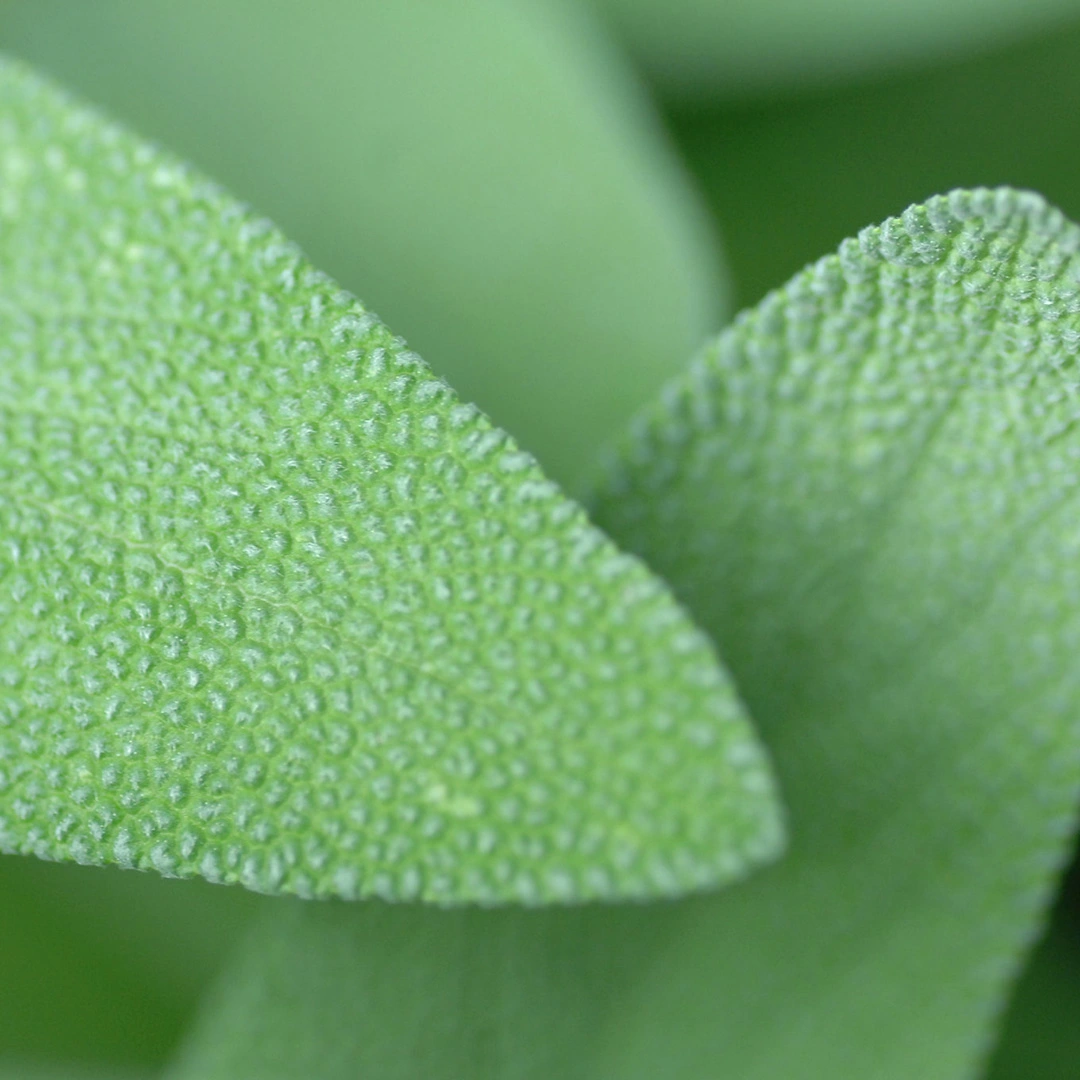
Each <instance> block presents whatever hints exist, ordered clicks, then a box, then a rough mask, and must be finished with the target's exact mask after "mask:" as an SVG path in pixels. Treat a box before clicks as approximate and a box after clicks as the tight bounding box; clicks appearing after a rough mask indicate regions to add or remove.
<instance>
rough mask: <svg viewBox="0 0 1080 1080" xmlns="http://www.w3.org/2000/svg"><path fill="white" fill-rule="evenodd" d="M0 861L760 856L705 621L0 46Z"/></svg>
mask: <svg viewBox="0 0 1080 1080" xmlns="http://www.w3.org/2000/svg"><path fill="white" fill-rule="evenodd" d="M0 148H2V150H0V400H2V401H3V406H2V410H0V535H2V536H3V540H4V549H3V553H2V558H0V686H2V690H0V848H2V849H4V850H8V851H17V852H24V853H31V854H37V855H40V856H44V857H47V858H54V859H64V858H67V859H74V860H76V861H79V862H103V863H116V864H119V865H122V866H131V867H140V868H145V869H156V870H158V871H160V872H162V873H164V874H170V875H193V874H199V875H202V876H203V877H206V878H208V879H210V880H213V881H224V882H241V883H243V884H246V885H248V886H249V887H251V888H254V889H257V890H260V891H266V892H278V891H285V892H292V893H297V894H299V895H303V896H323V895H336V896H341V897H345V898H355V897H360V896H366V895H371V894H377V895H380V896H386V897H394V898H403V897H413V898H423V899H428V900H434V901H440V902H458V901H472V900H475V901H483V902H498V901H504V900H512V899H516V900H521V901H525V902H542V901H547V900H572V899H581V898H585V897H607V896H650V895H663V894H670V893H678V892H680V891H682V890H685V889H692V888H702V887H706V886H711V885H714V884H717V883H719V882H721V881H724V880H728V879H730V878H732V877H734V876H736V875H738V874H739V873H741V872H742V870H743V869H744V868H745V866H746V865H747V864H748V862H752V861H757V860H759V859H761V858H763V857H765V856H766V855H768V854H771V853H773V852H774V851H775V850H776V847H777V845H778V842H779V823H778V814H777V810H776V802H775V799H774V796H773V791H772V785H771V780H770V774H769V770H768V767H767V764H766V762H765V761H764V758H763V755H762V753H761V751H760V749H759V748H758V746H757V744H756V742H755V741H754V739H753V737H752V735H751V733H750V730H749V727H748V725H747V723H746V721H745V719H744V717H743V715H742V712H741V708H740V706H739V704H738V702H737V699H736V697H735V695H734V693H733V691H732V689H731V687H730V684H729V683H728V681H727V679H726V678H725V676H724V675H723V673H722V671H721V669H720V667H719V666H718V663H717V661H716V659H715V657H714V654H713V652H712V650H711V647H710V645H709V644H708V642H707V640H706V639H705V638H704V636H703V635H702V634H701V633H700V632H699V631H697V630H696V629H695V628H694V627H693V626H692V624H691V623H690V622H689V620H688V619H687V618H686V617H685V615H684V614H683V613H682V611H681V610H680V609H679V608H678V607H677V606H676V604H675V603H674V602H673V600H672V599H671V596H670V594H669V593H668V592H667V590H666V589H665V588H664V587H663V585H662V584H661V583H660V582H659V581H658V580H657V579H655V578H654V577H652V576H651V575H650V574H649V573H648V572H647V571H646V570H645V569H644V568H643V567H642V565H641V564H640V563H639V562H637V561H636V560H635V559H632V558H630V557H627V556H625V555H623V554H621V553H620V552H618V551H617V550H616V549H615V548H614V547H613V546H612V545H611V543H610V542H609V541H608V540H607V539H606V538H605V537H603V535H602V534H601V533H600V532H599V531H598V530H596V529H595V528H594V527H593V526H592V525H590V524H589V522H588V521H587V520H586V518H585V515H584V513H583V511H582V510H581V509H580V508H579V507H577V506H576V505H575V504H574V503H572V502H570V501H569V500H568V499H566V498H565V497H564V496H563V495H562V494H561V493H560V492H559V491H558V489H557V488H556V487H555V485H554V484H553V483H551V482H550V481H549V480H547V479H546V478H545V477H544V476H543V475H542V474H541V473H540V472H539V470H538V468H537V467H536V465H535V463H534V462H533V460H532V459H531V458H530V457H529V456H528V455H526V454H524V453H523V452H522V451H520V450H519V449H518V448H517V447H516V446H515V445H514V444H513V443H512V442H511V441H510V440H509V439H508V437H507V436H506V435H505V434H504V433H503V432H502V431H500V430H498V429H497V428H495V427H493V426H492V424H491V423H490V422H489V421H488V420H487V419H486V418H485V417H484V416H483V415H482V414H481V413H480V412H479V411H478V410H477V409H476V408H475V407H473V406H471V405H463V404H461V403H460V402H459V401H458V400H457V398H456V397H455V396H454V394H453V393H452V392H451V391H450V390H449V388H448V387H447V386H446V384H445V383H443V382H442V381H441V380H439V379H437V378H435V377H434V376H433V375H432V374H431V372H430V371H429V369H428V368H427V366H426V365H425V364H424V363H423V362H422V361H421V360H420V359H419V358H418V357H417V356H416V355H415V354H414V353H412V352H410V351H409V350H408V349H407V348H406V347H405V345H404V343H403V342H402V341H401V340H400V339H398V338H395V337H394V336H393V335H391V334H390V333H389V332H388V331H387V330H386V329H385V328H384V327H383V326H382V324H381V323H380V322H379V321H378V320H377V319H376V318H375V317H374V316H373V315H371V314H370V313H369V312H368V311H366V310H365V309H364V308H363V307H362V306H361V305H360V304H358V303H357V302H356V301H355V300H354V299H353V298H352V297H350V296H348V295H347V294H345V293H343V292H342V291H341V290H340V289H339V288H338V287H337V286H336V285H335V284H334V283H333V282H332V281H331V280H329V279H328V278H326V277H325V276H324V275H322V274H320V273H318V272H316V271H314V270H313V269H312V268H311V267H310V266H309V265H308V264H307V263H306V262H305V260H304V259H303V258H302V257H301V256H300V254H299V253H298V252H297V251H296V249H295V248H293V247H292V246H291V245H290V244H288V243H287V242H286V241H285V240H284V239H283V238H282V237H281V235H280V234H279V233H278V232H277V231H276V230H275V229H274V228H273V227H271V226H270V225H268V224H267V223H265V222H263V221H261V220H258V219H256V218H254V217H253V216H252V215H250V214H249V213H248V212H247V211H246V210H245V209H244V208H243V207H242V206H240V205H239V204H237V203H236V202H234V201H233V200H231V199H230V198H228V197H227V196H225V195H224V194H223V193H222V192H221V191H220V190H219V189H217V188H216V187H214V186H213V185H211V184H209V183H207V182H205V181H203V180H202V179H200V178H199V177H198V176H196V175H193V174H192V173H191V172H189V171H188V170H187V169H186V168H184V167H182V166H181V165H179V164H177V163H176V162H175V161H173V160H172V159H170V158H168V157H166V156H164V155H161V154H159V153H157V152H156V151H155V150H153V149H152V148H150V147H148V146H147V145H144V144H143V143H141V142H139V141H138V140H136V139H134V138H132V137H131V136H129V135H127V134H126V133H125V132H123V131H122V130H120V129H119V128H117V127H115V126H112V125H110V124H108V123H106V122H104V121H102V120H101V119H100V118H99V117H98V116H97V115H96V114H95V113H93V112H92V111H89V110H86V109H84V108H82V107H80V106H78V105H76V104H73V103H72V102H71V101H70V100H68V99H67V98H66V97H65V96H64V95H63V94H61V93H60V92H58V91H56V90H54V89H52V88H51V87H50V86H48V85H47V84H44V83H43V82H41V81H40V80H38V79H37V78H36V77H34V76H31V75H29V74H28V73H26V72H25V71H23V70H22V69H21V68H20V67H19V66H17V65H14V64H5V65H4V66H3V67H2V68H0Z"/></svg>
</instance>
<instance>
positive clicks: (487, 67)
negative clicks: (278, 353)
mask: <svg viewBox="0 0 1080 1080" xmlns="http://www.w3.org/2000/svg"><path fill="white" fill-rule="evenodd" d="M0 42H3V44H4V47H5V48H7V49H10V50H11V51H14V52H16V53H19V54H20V55H22V56H24V57H25V58H26V59H28V60H30V61H32V62H34V63H35V64H37V65H40V66H41V67H43V68H44V69H46V70H48V71H51V72H52V73H53V74H55V75H56V76H58V77H60V78H61V79H62V80H63V81H64V82H65V83H67V84H69V85H71V86H73V87H75V88H78V89H79V90H80V91H82V92H83V93H85V94H86V95H87V96H88V97H90V98H91V99H93V100H95V101H97V102H99V103H101V104H103V105H107V106H108V107H109V108H110V109H111V110H112V111H113V112H114V113H115V114H116V115H117V116H118V117H120V118H121V119H123V120H125V121H127V122H130V123H132V124H133V125H135V126H136V127H137V129H138V130H140V131H142V132H144V133H145V134H147V135H150V136H152V137H154V138H155V139H158V140H160V141H162V142H163V143H164V144H165V145H167V146H169V147H171V148H172V149H173V150H175V151H177V152H179V153H181V154H182V155H183V156H185V157H186V158H188V159H190V160H191V161H193V162H195V163H197V164H198V165H200V166H202V167H203V168H205V169H206V170H207V171H208V172H209V173H210V174H211V175H213V176H214V177H216V178H217V179H219V180H220V181H222V182H223V183H225V184H227V185H228V186H229V188H230V189H231V190H233V191H235V192H236V193H238V194H239V195H241V196H243V197H244V198H245V199H248V200H250V201H251V202H253V203H254V204H255V205H256V206H257V207H258V208H259V210H260V211H261V212H263V213H265V214H268V215H269V216H270V217H271V218H273V220H274V221H276V222H277V223H278V224H279V225H281V226H282V228H284V229H285V231H286V232H287V233H288V234H289V235H290V236H291V237H292V238H294V239H295V240H296V241H297V242H299V243H300V244H301V246H302V247H303V248H304V250H305V252H306V253H307V254H308V255H309V257H310V258H311V259H312V260H313V261H314V262H315V264H316V265H318V266H319V267H321V268H323V269H325V270H327V271H329V272H330V273H331V274H332V275H333V276H334V277H335V278H336V279H337V280H338V281H340V282H341V283H342V284H343V285H344V286H345V287H346V288H348V289H350V290H351V291H353V292H354V293H356V294H358V295H360V296H362V297H364V299H365V300H366V301H367V302H368V303H370V304H371V305H372V306H373V307H374V309H375V310H377V311H378V312H380V314H381V315H382V316H383V317H384V318H385V319H387V320H388V321H389V323H390V325H392V326H393V327H394V328H395V329H396V330H398V332H400V333H402V334H404V335H405V336H406V337H407V338H408V339H409V341H410V342H411V343H412V344H413V346H414V347H415V348H417V349H418V350H419V351H420V352H422V353H423V355H424V356H425V358H426V359H427V360H428V361H429V362H430V363H431V365H432V367H433V368H434V369H435V371H437V372H438V373H439V374H440V375H443V376H445V377H446V378H447V379H449V380H450V382H451V383H453V385H454V386H455V387H456V388H457V389H458V390H459V391H460V392H461V393H462V395H463V396H464V397H465V398H466V399H468V400H471V401H476V402H477V403H478V404H479V405H480V406H481V407H482V408H483V409H485V411H487V412H489V413H490V414H491V415H492V416H493V417H494V419H495V421H496V422H497V423H499V424H501V425H502V426H504V427H505V428H506V429H507V430H509V431H510V432H511V433H512V434H513V435H514V436H515V438H517V439H518V440H519V441H520V442H521V443H522V445H524V446H525V447H526V448H527V449H529V450H531V451H533V452H535V453H537V454H538V455H539V457H540V460H541V462H542V463H543V464H544V466H545V468H546V469H547V471H548V472H549V475H551V476H553V477H554V478H555V479H556V480H558V481H560V482H564V481H566V482H570V483H576V482H577V481H578V480H579V479H580V477H581V472H582V467H583V465H584V464H585V463H587V462H588V461H589V460H591V458H592V456H593V455H594V454H595V452H596V450H597V449H598V447H599V446H600V445H601V443H602V441H603V440H604V439H605V438H607V437H610V436H613V435H614V434H615V433H616V432H617V430H618V429H619V428H621V427H622V425H623V424H624V423H625V422H626V421H627V420H628V419H629V416H630V415H631V413H632V411H633V410H635V409H636V408H638V407H639V406H640V405H642V404H644V403H645V402H646V401H648V400H649V398H651V397H652V396H653V394H654V393H655V392H656V390H657V389H658V388H659V386H660V385H661V383H662V382H663V381H664V380H665V379H666V378H668V377H670V376H671V375H673V374H675V373H677V372H678V371H680V370H681V369H682V367H683V365H684V364H685V361H686V357H687V356H688V355H690V354H691V352H692V351H694V350H696V349H697V348H699V347H700V345H701V342H702V341H703V340H704V339H705V337H706V336H707V335H708V334H711V333H713V332H715V331H716V330H717V329H718V328H719V326H720V325H721V319H722V317H723V316H724V314H725V309H726V305H725V304H724V289H723V287H722V281H721V280H720V279H721V276H722V275H721V274H720V271H719V269H718V266H717V263H718V258H717V255H716V253H715V250H714V244H713V243H712V242H711V241H712V228H711V224H710V222H709V220H708V218H707V216H706V215H705V214H704V213H703V211H702V208H701V206H700V204H699V201H698V200H697V198H696V196H695V194H694V193H693V192H692V191H691V190H690V187H689V185H688V183H687V180H686V177H685V175H684V173H683V170H682V169H681V166H680V165H679V163H678V162H677V160H676V159H675V157H674V155H673V154H672V153H671V151H670V149H669V146H668V144H667V136H666V133H663V132H662V131H661V130H660V128H659V125H658V123H657V122H656V118H655V116H654V111H653V108H652V106H651V104H650V103H649V102H648V101H647V100H645V98H644V95H643V94H642V92H641V90H640V87H639V86H638V85H637V84H636V83H635V80H634V79H633V77H632V76H631V75H630V74H629V73H628V71H627V70H626V65H625V64H624V62H623V61H622V58H621V57H620V56H618V55H617V54H616V53H615V52H614V51H613V50H612V49H611V48H610V47H609V44H608V42H607V41H606V40H605V39H604V37H603V36H602V35H601V34H600V33H598V32H597V31H596V28H595V26H593V25H592V23H590V22H589V21H587V20H586V19H585V18H584V16H583V15H582V13H581V12H579V11H575V10H573V9H572V7H571V6H570V5H567V4H565V3H561V2H557V3H547V2H545V0H541V2H533V0H515V2H513V3H506V0H455V2H453V3H448V2H442V3H431V2H429V0H395V2H393V3H387V2H386V0H309V2H307V3H303V4H296V3H282V2H280V0H278V2H271V3H267V2H265V0H229V2H228V3H220V2H218V0H191V2H189V3H184V4H182V5H177V4H175V3H173V2H171V0H144V2H142V3H138V4H132V3H128V2H126V0H95V2H94V3H92V4H87V3H84V2H82V0H26V2H21V0H6V2H5V4H4V5H3V18H2V19H0Z"/></svg>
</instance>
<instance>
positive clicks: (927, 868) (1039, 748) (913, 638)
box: [596, 190, 1080, 1080]
mask: <svg viewBox="0 0 1080 1080" xmlns="http://www.w3.org/2000/svg"><path fill="white" fill-rule="evenodd" d="M1078 351H1080V230H1078V229H1077V228H1076V227H1075V226H1073V225H1071V224H1068V223H1066V222H1065V221H1064V219H1063V218H1062V217H1061V215H1060V214H1058V213H1057V212H1056V211H1053V210H1051V209H1048V208H1047V206H1046V205H1045V204H1044V203H1043V202H1042V201H1041V199H1039V198H1038V197H1037V196H1034V195H1028V194H1017V193H1015V192H1012V191H1008V190H1000V191H996V192H988V191H978V192H974V193H965V192H957V193H954V194H952V195H950V196H948V197H943V198H937V199H934V200H931V201H930V202H929V203H928V204H926V205H925V206H923V207H914V208H912V209H910V210H909V211H907V212H906V213H905V214H904V216H903V218H901V219H893V220H890V221H888V222H887V223H886V224H885V225H883V226H882V227H880V228H872V229H868V230H866V231H865V232H864V233H862V234H861V235H860V237H859V239H858V241H850V242H846V243H845V244H844V245H842V247H841V249H840V253H839V254H838V255H836V256H832V257H830V258H827V259H825V260H823V261H822V262H820V263H819V264H817V265H816V266H814V267H812V268H810V269H809V270H807V271H806V272H804V273H803V274H801V275H799V276H798V277H796V278H795V279H794V280H793V282H792V283H791V284H790V285H788V286H787V287H786V288H784V289H783V290H781V291H780V292H778V293H776V294H774V295H772V296H771V297H769V298H768V299H767V300H766V301H764V303H763V304H762V305H761V306H760V307H759V308H758V309H757V310H756V311H754V312H752V313H750V314H748V315H747V316H746V317H744V318H742V319H741V320H739V322H738V324H737V325H736V327H735V328H734V329H733V330H731V331H730V332H729V333H727V334H725V335H723V336H722V337H721V338H720V340H719V341H718V343H717V344H716V345H715V346H714V347H713V348H712V349H710V350H709V351H708V353H707V354H706V355H705V356H704V358H703V359H702V360H701V361H700V362H699V363H697V364H696V365H695V366H694V368H693V370H692V372H691V373H690V375H689V376H688V377H687V378H685V379H684V380H682V381H681V382H679V383H677V384H676V385H675V386H673V387H671V388H670V390H669V392H668V394H667V395H666V397H665V401H664V404H663V405H662V406H660V407H658V408H657V409H655V410H654V411H653V412H652V413H651V414H649V415H648V416H647V417H646V418H644V419H643V421H642V422H641V423H640V424H639V425H638V426H637V428H636V430H635V434H634V437H633V438H632V439H631V440H630V441H629V442H628V443H627V445H626V446H625V447H624V448H623V451H622V454H621V458H620V460H619V461H618V462H617V463H615V464H612V465H611V467H610V470H609V472H608V474H607V479H606V480H605V482H604V483H603V484H602V485H601V488H600V493H599V495H598V496H597V500H596V507H597V510H598V514H599V519H600V520H601V521H602V522H603V523H604V524H605V525H606V526H607V527H608V529H609V530H610V531H611V532H612V534H613V535H615V536H617V537H619V538H620V539H621V541H622V542H624V543H625V544H627V545H628V546H630V548H631V549H632V550H635V551H637V552H639V553H641V554H643V555H645V556H647V557H648V558H649V559H650V560H651V561H652V562H653V564H654V565H655V566H656V567H657V568H658V569H660V570H661V571H662V572H664V573H665V574H667V575H668V577H669V580H670V581H671V582H672V583H673V584H674V585H675V587H676V589H677V591H678V592H679V593H681V595H682V596H683V597H684V598H685V600H686V601H687V603H688V604H690V606H691V607H692V608H693V610H694V611H695V612H696V614H697V615H698V617H699V618H700V619H701V620H702V622H703V624H704V625H705V626H707V627H708V628H709V629H710V630H711V631H712V632H713V634H714V635H715V637H716V640H717V641H718V643H719V645H720V647H721V649H722V650H724V652H725V655H726V658H727V659H728V661H729V663H730V665H731V668H732V671H733V672H734V674H735V677H736V678H737V679H738V680H739V685H740V690H741V692H742V693H744V694H745V696H746V698H747V701H748V703H749V705H750V707H751V709H752V711H753V713H754V715H755V718H756V720H757V721H758V723H759V724H760V725H761V727H762V730H763V733H764V737H765V738H766V740H767V742H768V744H769V746H770V749H771V750H772V752H773V753H774V754H775V755H776V758H777V767H778V770H779V772H780V777H781V782H782V783H783V784H784V786H785V795H786V797H787V799H788V801H789V807H790V814H791V820H792V823H793V837H792V850H791V853H790V855H789V857H788V858H787V859H786V860H785V861H784V863H783V864H782V865H781V866H779V867H777V868H775V869H774V870H773V871H770V872H769V873H767V874H765V875H762V876H761V877H760V878H759V879H758V880H757V881H756V882H753V881H751V882H749V883H748V884H747V885H746V886H745V887H744V888H741V889H739V890H736V891H735V892H733V893H732V894H730V895H729V896H726V897H718V898H716V899H715V900H711V901H708V902H703V903H702V904H690V905H687V906H686V908H687V910H688V911H690V912H694V913H695V914H694V915H693V916H692V917H691V918H690V920H689V923H688V925H686V926H685V927H684V930H683V932H682V933H681V934H679V935H678V939H677V944H676V945H675V946H674V947H673V949H672V950H671V951H670V954H669V955H668V956H667V957H666V960H665V963H664V965H663V968H662V973H660V974H658V975H657V977H656V978H654V979H653V980H652V981H650V983H649V984H648V986H647V987H646V992H645V993H644V994H643V995H642V997H641V999H640V1000H639V1002H638V1008H639V1013H638V1016H637V1019H638V1020H639V1021H640V1022H641V1023H642V1024H644V1022H645V1021H646V1019H649V1020H651V1021H652V1022H654V1023H667V1024H668V1025H669V1030H668V1034H669V1040H670V1041H671V1043H672V1044H675V1045H680V1046H684V1047H691V1046H695V1047H696V1049H694V1050H688V1051H687V1068H686V1071H685V1075H688V1076H689V1075H694V1067H697V1068H698V1069H699V1070H700V1068H701V1067H702V1066H703V1063H705V1062H709V1061H713V1062H720V1061H722V1062H724V1068H725V1070H726V1072H727V1074H728V1075H731V1076H737V1077H739V1078H740V1080H759V1078H762V1080H763V1078H770V1080H771V1078H774V1077H776V1078H780V1077H790V1076H795V1075H797V1076H799V1077H805V1078H807V1080H817V1078H825V1077H829V1078H832V1080H835V1078H838V1077H866V1076H874V1077H875V1078H877V1080H892V1078H896V1080H900V1078H910V1077H912V1076H919V1077H923V1078H926V1080H934V1078H942V1080H945V1078H956V1077H964V1076H970V1075H971V1070H972V1067H973V1062H974V1061H975V1059H976V1057H977V1056H978V1054H979V1052H980V1051H981V1049H982V1047H983V1045H984V1042H985V1040H986V1038H987V1034H988V1027H989V1021H990V1017H991V1016H992V1014H993V1012H994V1009H995V1007H996V1005H997V1003H998V999H999V997H1000V995H1001V994H1002V992H1003V989H1004V986H1005V983H1006V981H1007V978H1008V977H1009V976H1010V975H1011V974H1012V972H1013V970H1014V968H1015V966H1016V964H1017V962H1018V959H1019V954H1020V953H1021V951H1022V950H1023V948H1024V946H1025V944H1026V943H1027V942H1028V941H1029V940H1030V938H1031V936H1032V934H1033V931H1034V929H1035V927H1036V924H1037V921H1038V919H1039V918H1040V914H1041V912H1042V910H1043V908H1044V906H1045V904H1046V901H1047V898H1048V894H1049V891H1050V889H1051V887H1052V883H1053V877H1054V871H1055V869H1056V868H1057V867H1058V866H1059V864H1060V863H1061V861H1062V859H1063V858H1064V856H1065V854H1066V842H1067V840H1068V838H1070V837H1071V835H1072V833H1073V831H1074V828H1075V820H1076V803H1077V795H1078V788H1080V716H1078V714H1080V668H1078V665H1077V661H1076V655H1077V645H1078V641H1080V574H1078V572H1077V562H1076V551H1077V543H1078V537H1080V502H1078V500H1077V498H1076V495H1077V481H1078V476H1080V473H1078V470H1077V462H1078V461H1080V429H1078V428H1077V424H1076V421H1077V418H1078V416H1080V397H1078V395H1077V386H1078V382H1077V380H1076V377H1075V372H1076V365H1077V355H1078ZM627 1022H628V1023H629V1024H631V1025H632V1024H633V1015H631V1016H629V1017H628V1020H627ZM619 1052H620V1054H621V1055H622V1056H621V1058H620V1060H621V1061H622V1062H623V1064H624V1066H625V1067H624V1069H623V1072H622V1073H619V1072H616V1073H615V1074H614V1075H634V1076H636V1075H639V1074H640V1075H642V1076H648V1075H660V1074H661V1072H663V1074H664V1075H669V1076H670V1075H673V1073H672V1071H671V1069H670V1067H669V1066H670V1063H669V1062H666V1061H665V1062H664V1063H663V1065H661V1057H660V1051H659V1050H657V1051H656V1053H655V1054H650V1052H649V1051H648V1050H647V1049H643V1048H642V1047H641V1046H638V1045H636V1043H635V1040H634V1039H630V1040H629V1041H627V1042H626V1043H625V1044H624V1045H623V1046H621V1047H620V1048H619ZM634 1070H638V1071H634ZM679 1075H683V1074H682V1073H680V1074H679Z"/></svg>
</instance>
